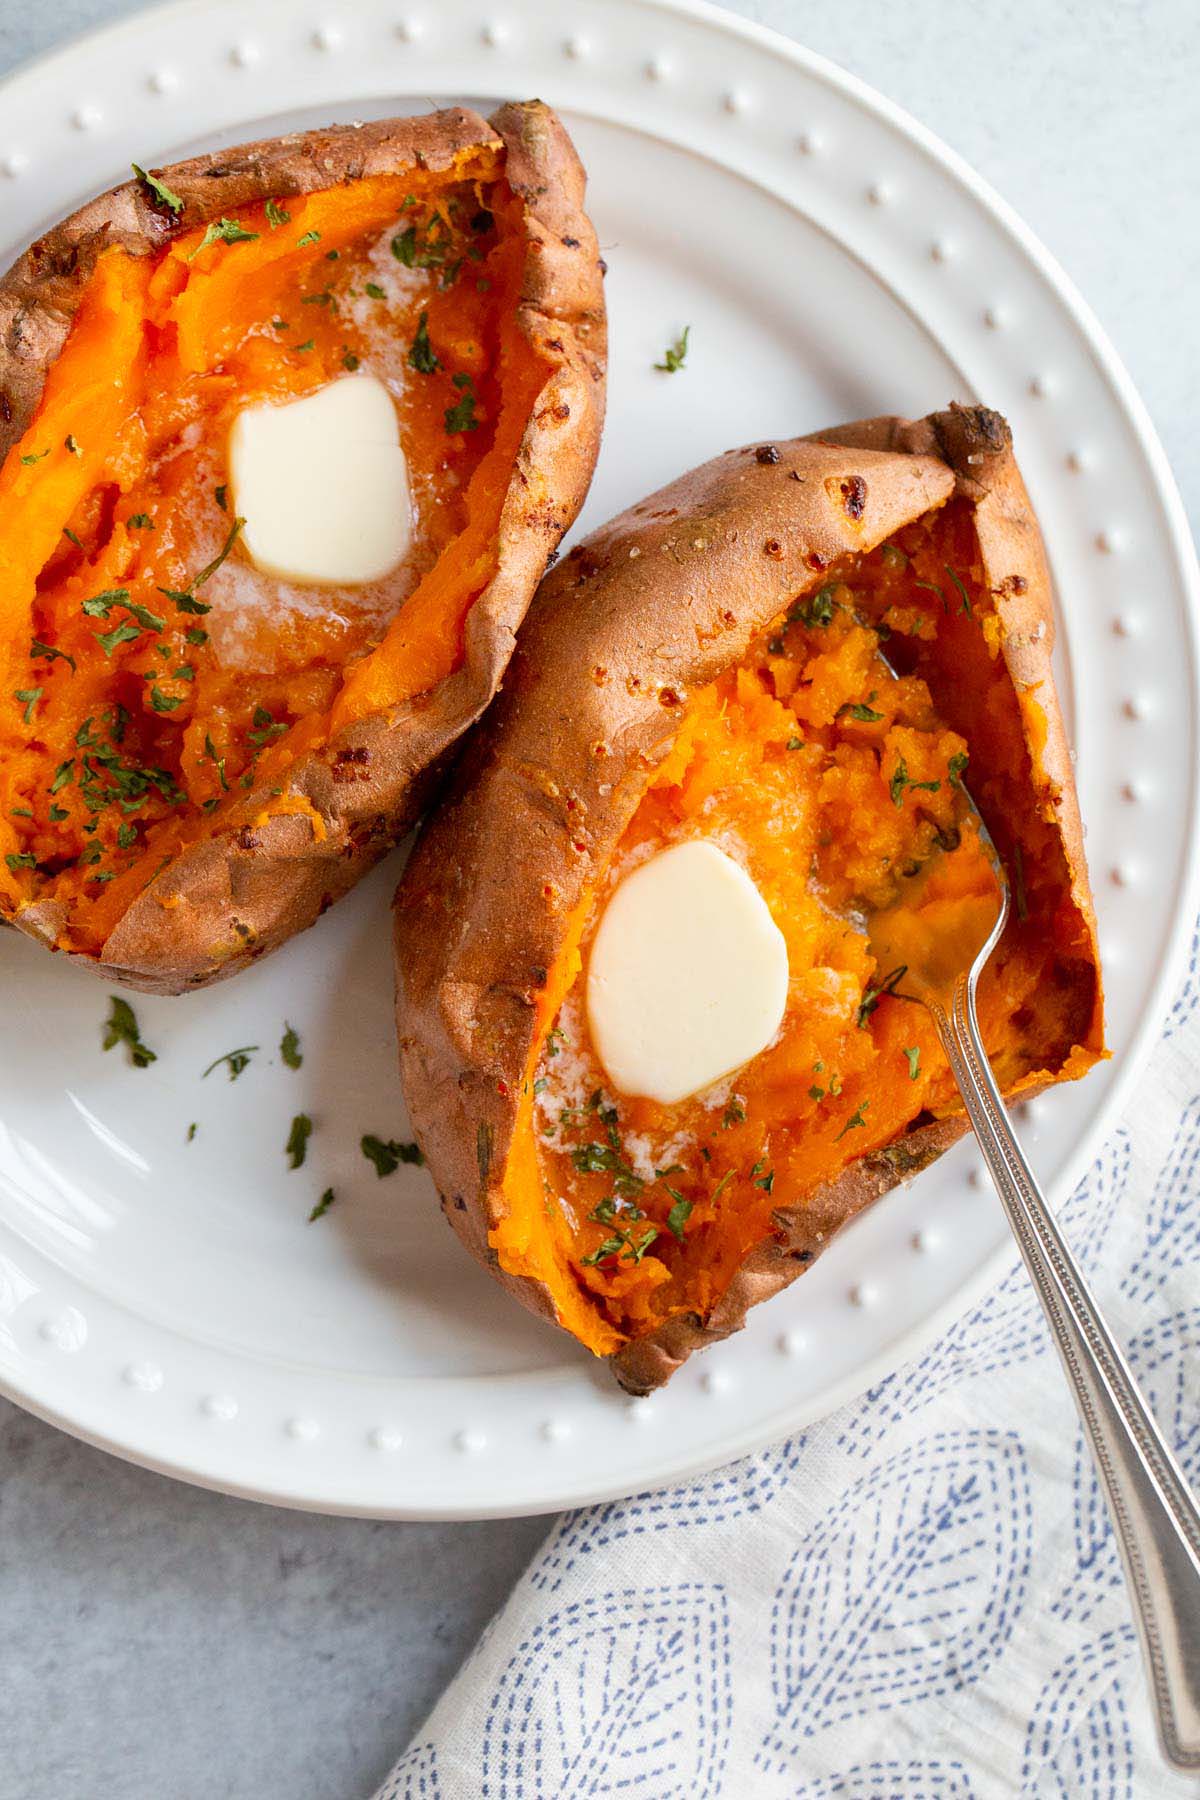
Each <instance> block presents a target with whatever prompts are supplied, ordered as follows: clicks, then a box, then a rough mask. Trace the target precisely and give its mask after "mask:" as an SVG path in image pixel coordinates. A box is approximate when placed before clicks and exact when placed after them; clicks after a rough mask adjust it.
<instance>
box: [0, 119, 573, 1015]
mask: <svg viewBox="0 0 1200 1800" xmlns="http://www.w3.org/2000/svg"><path fill="white" fill-rule="evenodd" d="M480 145H482V146H484V147H487V146H495V147H499V146H500V145H503V146H504V149H505V152H506V156H505V176H506V179H507V180H508V183H509V185H510V187H511V188H512V189H513V191H514V192H515V193H516V194H517V195H518V196H519V197H520V198H521V199H522V200H523V201H524V203H525V207H526V213H527V230H528V237H529V243H528V252H527V256H526V262H525V268H524V280H523V287H522V298H521V301H520V304H519V309H518V318H519V321H520V324H521V328H522V330H523V332H524V334H525V336H526V337H527V338H529V339H530V340H531V341H536V342H537V344H538V349H539V355H540V356H541V357H542V358H543V360H545V361H546V362H548V364H549V371H548V374H547V378H546V383H545V386H544V387H543V389H542V391H541V393H540V395H539V396H538V398H537V400H536V401H535V403H534V406H533V408H532V412H531V417H530V420H529V424H528V426H527V429H526V431H525V434H524V437H523V439H522V442H521V446H520V451H519V454H518V457H517V462H516V466H515V467H514V470H513V475H512V480H511V482H510V485H509V488H508V492H507V495H506V498H505V500H504V503H503V509H502V512H501V517H500V529H499V533H498V539H499V560H498V567H497V569H496V573H495V575H494V576H493V578H492V580H491V581H490V582H489V583H488V585H487V586H486V587H485V588H484V590H483V591H482V593H481V594H480V595H479V596H478V598H477V599H476V601H475V602H474V604H473V606H472V608H471V611H470V614H469V616H468V619H467V625H466V633H465V654H464V659H463V662H462V663H461V664H460V666H459V667H458V668H457V669H456V670H455V671H454V673H453V674H452V675H450V676H449V677H448V678H447V679H446V680H445V681H443V682H442V683H441V684H440V685H439V686H438V687H437V688H436V689H434V690H432V691H430V692H428V693H425V694H421V695H418V696H417V697H416V698H414V699H413V700H411V701H406V702H405V703H403V704H402V705H400V706H398V707H396V708H395V709H393V710H392V711H391V712H390V713H389V714H387V715H386V716H385V715H383V714H377V715H375V716H373V717H370V718H367V719H364V720H362V721H360V722H357V723H355V724H353V725H351V726H348V727H346V729H345V730H343V731H342V732H340V733H339V734H338V736H337V737H335V738H334V739H333V740H332V741H331V742H330V743H329V744H327V745H326V746H325V747H324V749H323V750H321V751H320V752H319V753H317V754H315V755H313V756H312V757H310V758H308V759H307V760H305V761H304V762H302V763H299V764H297V765H296V766H295V767H294V768H293V769H292V771H291V773H290V776H289V789H290V791H291V792H293V793H296V794H299V795H302V796H303V797H305V798H306V799H308V800H309V801H310V802H311V803H312V805H313V807H314V808H315V809H316V811H317V812H319V813H320V815H321V818H322V820H323V822H324V826H325V836H324V838H323V839H321V840H320V841H317V838H316V836H315V834H314V831H313V828H312V826H311V825H310V824H309V823H308V821H307V820H306V819H305V818H304V817H303V816H302V815H291V816H279V815H276V816H273V817H271V818H270V819H268V820H267V822H266V823H265V824H263V825H262V826H261V827H256V829H255V831H254V833H253V841H251V840H249V839H247V838H245V837H244V835H243V833H244V822H245V820H246V819H248V818H249V819H252V818H254V817H255V816H256V815H258V814H260V813H262V812H263V811H264V810H266V809H268V808H269V804H270V798H271V796H270V792H269V790H268V788H267V787H265V786H264V787H263V788H261V789H257V790H252V791H251V792H250V793H249V794H248V795H247V797H246V799H245V802H244V804H243V805H242V806H241V807H240V808H239V809H237V810H238V813H239V814H240V815H241V817H240V818H239V817H235V818H233V819H231V821H230V823H229V827H228V829H227V830H224V831H222V833H221V834H220V835H219V836H218V837H216V838H213V839H209V840H206V841H202V842H200V843H198V844H196V845H194V846H192V847H190V848H185V849H184V850H183V852H182V853H181V854H180V855H179V856H177V857H176V858H175V860H174V861H173V862H172V863H171V864H169V865H168V867H167V868H166V869H164V870H163V872H162V873H161V874H160V875H159V876H157V877H156V879H155V880H154V881H152V882H151V883H150V885H149V886H148V887H147V888H146V889H145V890H144V892H143V893H142V894H141V896H140V897H139V898H138V899H137V900H136V901H135V902H134V903H133V904H132V905H131V906H130V907H129V908H128V910H127V911H126V913H125V914H124V915H123V917H122V918H121V919H120V920H119V921H118V923H117V925H116V927H115V928H114V930H113V931H112V932H111V933H110V935H109V937H108V939H107V941H106V943H105V945H104V950H103V954H102V956H101V957H100V958H98V959H97V958H95V957H91V956H73V957H72V958H71V960H72V961H76V962H80V963H82V964H83V966H84V967H86V968H89V969H91V970H92V971H93V972H94V973H95V974H98V975H99V976H100V977H101V978H102V979H103V980H105V981H110V982H111V981H115V982H118V983H120V984H121V985H123V986H125V987H131V988H137V989H140V990H142V991H143V992H145V993H157V994H178V993H183V992H185V991H186V990H188V989H190V988H194V987H205V986H207V985H208V984H209V983H211V982H214V981H220V980H224V979H225V978H226V977H228V976H230V975H233V974H236V973H237V971H238V970H239V969H242V968H245V967H247V966H248V965H249V964H250V963H251V962H253V961H255V960H257V959H258V958H259V957H261V956H264V955H266V954H267V953H268V952H269V951H271V950H274V949H277V948H278V947H279V945H280V944H283V943H285V942H286V941H287V939H288V938H290V937H292V936H293V935H294V933H296V932H297V931H303V930H305V929H306V928H307V927H308V926H309V925H311V924H313V923H314V921H315V920H316V919H317V918H318V917H319V916H320V914H321V913H322V912H324V911H325V910H326V909H327V908H328V907H329V906H331V905H332V904H333V902H334V901H335V900H337V899H340V898H341V896H342V895H343V894H345V893H347V892H348V891H349V890H350V888H352V887H353V886H354V885H355V883H356V882H357V881H359V880H360V879H361V877H362V876H363V875H365V874H366V872H367V870H368V869H369V868H371V867H372V865H373V864H374V863H375V862H377V861H378V860H379V858H380V857H381V856H382V855H383V854H384V853H385V852H386V851H387V850H389V849H390V848H391V847H392V846H393V845H394V844H395V843H397V842H398V841H399V839H400V838H402V837H403V836H404V834H405V832H406V831H408V830H409V829H410V827H411V826H412V825H413V824H414V822H415V821H416V819H417V818H418V817H419V815H420V812H421V810H422V808H423V806H424V805H425V804H426V803H427V802H428V799H429V796H430V794H431V792H432V791H433V788H434V785H435V783H436V780H437V777H438V772H439V769H440V767H441V765H442V763H443V762H444V759H445V757H446V754H447V752H448V750H449V749H450V748H451V746H452V745H453V744H454V743H455V741H456V740H457V739H458V738H459V737H460V736H461V735H462V733H463V732H464V731H466V730H467V729H468V728H469V727H470V726H471V725H472V724H474V722H475V721H476V720H477V719H478V718H479V717H480V715H481V714H482V713H483V712H484V710H485V708H486V707H487V705H488V703H489V701H490V700H491V698H492V696H493V695H494V694H495V693H496V691H497V689H498V688H499V685H500V680H501V677H502V676H503V674H504V670H505V668H506V666H507V663H508V660H509V657H510V656H511V654H512V650H513V645H514V642H515V637H516V630H517V627H518V625H519V624H520V622H521V619H522V617H523V616H524V613H525V610H526V607H527V606H528V604H529V600H530V597H531V595H532V594H533V591H534V589H535V587H536V585H537V583H538V581H539V579H540V578H541V575H542V573H543V571H544V569H545V568H546V565H547V560H548V558H550V557H551V556H552V555H553V554H554V551H555V548H556V546H557V544H558V540H559V538H560V537H561V536H562V534H563V533H564V532H565V531H566V530H567V529H568V528H569V527H570V525H571V523H572V521H573V520H574V518H575V515H576V514H577V512H578V511H579V508H580V506H581V505H582V503H583V500H584V497H585V495H586V493H587V490H588V485H589V483H590V481H591V477H592V471H593V469H594V467H595V463H596V456H597V453H598V451H599V446H600V431H601V427H602V424H603V419H604V393H605V390H604V377H605V357H606V351H607V333H606V321H605V311H604V295H603V279H602V268H601V263H600V259H599V250H598V246H597V243H596V236H595V232H594V231H593V229H592V226H591V223H590V221H589V220H588V218H587V216H586V214H585V213H584V211H583V201H584V185H585V181H584V171H583V168H582V166H581V164H580V162H579V158H578V157H577V155H576V153H575V149H574V146H573V145H572V143H571V141H570V139H569V137H568V136H567V134H566V131H565V130H564V128H563V126H562V125H561V124H560V122H559V120H558V118H557V117H556V115H555V114H554V113H553V112H552V111H551V110H550V108H549V107H547V106H544V105H543V104H542V103H541V102H540V101H536V100H535V101H528V102H524V103H512V104H509V105H505V106H502V107H500V109H499V110H498V111H497V112H496V113H495V114H494V115H493V117H492V119H491V120H490V121H486V120H484V119H482V118H481V117H480V116H479V114H477V113H474V112H471V111H469V110H468V109H467V108H465V107H452V108H449V109H447V110H445V111H443V112H435V113H430V114H427V115H425V116H422V117H419V118H412V119H390V120H382V121H379V122H374V123H369V124H364V125H346V126H330V127H328V128H326V129H323V130H316V131H305V132H296V133H293V134H292V135H290V136H287V137H281V138H271V139H266V140H263V141H261V142H258V143H253V144H245V145H242V146H241V147H240V148H237V149H233V150H229V151H226V152H224V153H222V154H220V155H207V156H200V157H194V158H192V159H191V160H189V161H187V162H182V163H176V164H173V165H170V166H168V167H165V168H156V169H155V170H154V171H153V172H154V174H155V175H156V176H157V177H158V178H159V179H160V180H162V181H164V182H165V183H166V185H167V186H168V187H169V188H170V189H171V190H172V191H173V192H174V193H175V194H177V195H178V196H179V197H180V198H181V199H182V200H183V202H184V208H183V211H182V213H181V214H180V215H179V217H178V218H177V219H176V218H174V217H173V216H172V215H171V214H170V212H169V211H168V210H166V209H162V208H159V207H157V206H156V205H155V204H154V203H153V202H152V201H151V199H150V197H149V195H148V194H147V192H146V190H145V188H144V187H143V186H142V184H141V183H140V182H137V181H129V182H125V183H124V184H123V185H122V186H121V187H118V188H114V189H113V190H112V191H111V192H110V193H107V194H102V195H101V196H99V198H97V199H95V200H92V201H89V202H88V204H87V205H86V206H84V207H82V208H81V209H80V211H79V212H77V213H75V214H73V215H72V217H71V218H69V219H66V220H64V221H63V222H62V223H61V224H60V225H56V226H55V227H54V228H53V229H52V230H51V231H49V232H47V233H46V235H45V236H44V237H42V238H39V239H38V240H37V241H36V242H35V243H34V244H32V245H31V246H30V248H29V249H28V250H27V251H26V252H25V253H24V255H23V256H22V257H21V258H20V259H19V260H18V261H17V262H16V263H15V264H14V266H13V267H12V269H10V270H9V272H8V274H7V275H5V276H4V277H3V278H2V279H0V460H3V458H4V456H5V455H6V454H7V452H8V451H9V449H10V448H11V447H12V445H13V444H15V443H17V442H18V441H19V440H20V438H21V437H22V436H23V434H24V431H25V429H26V427H27V426H28V424H29V422H30V420H31V419H32V417H33V415H34V413H35V411H36V409H37V405H38V402H39V400H40V398H41V394H42V390H43V388H44V386H45V382H46V377H47V374H48V372H49V370H50V368H51V366H52V365H53V363H54V361H55V358H56V357H57V356H58V355H59V353H60V351H61V350H62V347H63V345H64V344H65V342H66V339H67V335H68V332H69V330H70V326H71V322H72V320H73V318H74V316H75V313H76V311H77V309H78V307H79V304H80V300H81V298H82V295H83V291H84V288H85V287H86V285H87V281H88V278H89V276H90V275H91V272H92V270H93V268H94V266H95V262H96V258H97V256H98V255H99V254H100V252H101V251H102V250H104V249H106V248H108V247H110V246H111V245H113V244H120V245H122V246H123V247H124V248H125V249H126V250H127V251H129V252H130V253H131V254H132V255H152V254H154V252H156V251H157V250H159V249H161V248H162V247H163V245H164V244H166V243H167V242H168V241H169V240H170V238H171V237H172V236H173V235H175V234H176V233H177V232H178V231H180V230H184V229H190V228H192V227H194V226H196V225H199V224H204V223H205V222H206V221H208V220H210V219H217V218H220V217H221V216H222V215H223V214H229V213H234V212H236V210H237V208H238V207H239V206H244V205H248V204H250V203H252V202H254V201H261V200H267V199H286V198H287V197H288V196H289V195H300V194H308V193H314V192H318V191H322V190H324V189H327V188H330V187H335V186H337V185H338V184H339V183H350V182H354V181H358V180H361V179H363V178H364V177H367V176H373V175H385V174H395V173H399V172H403V171H404V170H406V169H410V168H415V167H420V168H423V169H428V170H432V171H434V172H435V173H436V172H438V171H440V170H443V169H446V170H448V169H450V168H452V167H453V165H454V161H455V158H456V156H458V155H460V154H461V153H462V152H464V151H467V150H470V149H471V148H473V147H475V146H480ZM535 496H536V497H535ZM12 922H13V923H14V924H15V925H16V926H17V928H18V929H19V930H23V931H25V932H26V933H27V934H28V935H29V936H31V937H33V938H35V939H36V940H37V941H39V942H40V943H42V944H44V945H45V946H46V947H48V948H53V947H54V944H55V942H56V940H57V938H58V936H59V933H60V929H61V925H62V919H61V909H60V908H59V907H56V905H55V903H54V901H53V899H50V900H48V901H46V902H43V903H35V904H33V905H31V906H29V907H26V908H25V909H24V911H23V912H21V913H20V914H19V915H18V916H17V917H16V918H15V919H14V920H13V921H12Z"/></svg>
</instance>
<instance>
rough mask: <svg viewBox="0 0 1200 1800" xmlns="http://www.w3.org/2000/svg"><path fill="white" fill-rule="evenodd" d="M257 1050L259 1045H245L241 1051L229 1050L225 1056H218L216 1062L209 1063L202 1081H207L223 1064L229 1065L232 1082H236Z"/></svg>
mask: <svg viewBox="0 0 1200 1800" xmlns="http://www.w3.org/2000/svg"><path fill="white" fill-rule="evenodd" d="M257 1049H258V1045H257V1044H243V1045H242V1046H241V1047H240V1049H237V1050H227V1051H226V1052H225V1054H224V1056H218V1057H216V1058H215V1059H214V1061H212V1062H210V1063H209V1065H208V1067H207V1069H205V1071H204V1074H203V1075H202V1076H201V1077H200V1079H201V1081H205V1080H207V1079H208V1077H209V1076H210V1075H211V1074H212V1072H213V1070H214V1069H219V1068H220V1066H221V1064H222V1063H226V1064H228V1067H229V1079H230V1081H236V1080H237V1078H238V1076H239V1075H240V1074H241V1072H242V1070H243V1069H244V1068H245V1067H246V1066H247V1064H248V1063H249V1061H250V1058H251V1057H252V1056H253V1055H254V1052H255V1051H256V1050H257Z"/></svg>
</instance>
